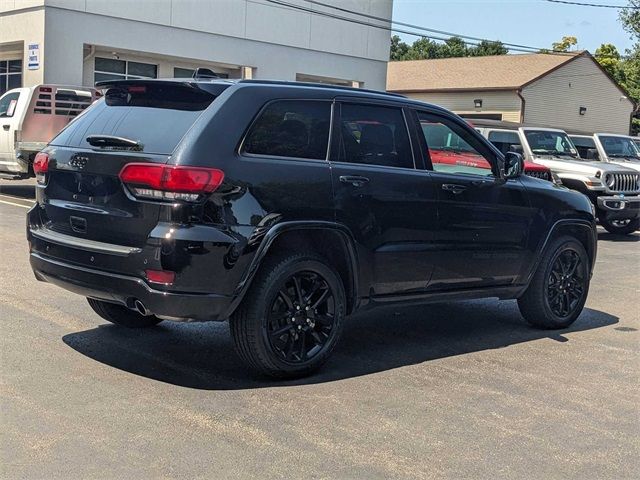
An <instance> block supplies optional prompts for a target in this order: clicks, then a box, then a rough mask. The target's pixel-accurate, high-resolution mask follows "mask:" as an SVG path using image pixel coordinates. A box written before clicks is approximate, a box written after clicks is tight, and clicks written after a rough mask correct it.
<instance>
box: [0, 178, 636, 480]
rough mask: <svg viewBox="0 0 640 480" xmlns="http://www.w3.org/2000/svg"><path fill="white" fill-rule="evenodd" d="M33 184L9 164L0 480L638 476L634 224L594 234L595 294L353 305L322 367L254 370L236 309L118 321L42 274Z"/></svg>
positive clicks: (0, 187)
mask: <svg viewBox="0 0 640 480" xmlns="http://www.w3.org/2000/svg"><path fill="white" fill-rule="evenodd" d="M32 198H33V182H31V181H22V182H7V181H2V180H0V242H1V243H0V251H1V252H2V260H1V261H0V285H1V286H2V294H1V297H0V298H1V301H0V394H1V404H0V424H1V425H0V426H1V428H0V446H1V449H0V464H1V465H0V475H1V476H2V478H8V479H13V478H29V479H34V478H65V479H69V478H83V479H84V478H140V479H146V478H248V477H252V476H253V477H256V478H341V479H342V478H345V479H346V478H364V479H375V478H381V479H388V478H403V479H405V478H406V479H421V478H443V477H446V478H456V479H457V478H527V479H530V478H580V479H584V478H608V479H631V478H639V477H640V460H639V459H640V388H639V387H640V331H639V330H640V307H639V305H638V299H639V298H640V295H639V290H640V281H639V280H640V235H639V234H635V235H633V236H630V237H616V236H612V235H610V234H608V233H606V232H604V230H602V231H601V232H600V234H599V235H600V236H599V255H598V262H597V265H596V270H595V276H594V278H593V281H592V284H591V293H590V296H589V300H588V302H587V308H586V309H585V311H584V313H583V314H582V316H581V317H580V318H579V319H578V321H577V322H576V323H575V324H574V325H573V326H572V327H571V328H569V329H567V330H562V331H557V332H546V331H539V330H535V329H532V328H531V327H529V326H527V324H525V322H524V320H523V319H522V318H521V317H520V314H519V313H518V310H517V307H516V305H515V302H498V301H493V300H486V301H471V302H463V303H457V304H453V303H450V304H441V305H431V306H427V307H412V308H403V309H401V310H396V309H387V310H383V311H379V312H376V313H374V314H371V313H369V314H367V315H365V316H359V317H354V318H352V319H350V321H349V323H348V326H347V328H346V332H345V335H344V337H343V341H342V343H341V345H340V346H339V347H338V350H337V352H336V354H335V355H334V356H333V357H332V359H331V360H330V361H329V363H328V364H327V366H326V367H325V368H324V369H323V370H322V371H321V373H320V374H318V375H315V376H313V377H311V378H308V379H305V380H302V381H296V382H280V383H273V382H269V381H265V380H263V379H260V378H256V377H253V376H251V375H250V374H249V373H248V372H247V371H246V370H245V369H244V368H243V366H242V365H240V363H239V361H238V360H237V359H236V356H235V354H234V352H233V348H232V344H231V339H230V337H229V333H228V329H227V324H226V323H224V324H174V323H168V322H163V323H161V324H160V325H159V326H158V327H157V328H155V329H151V330H147V331H127V330H123V329H120V328H117V327H114V326H111V325H109V324H107V323H106V322H105V321H103V320H101V319H100V318H99V317H97V316H96V315H95V314H93V312H92V311H91V310H90V308H89V306H88V305H87V303H86V301H85V300H84V299H83V298H81V297H78V296H76V295H73V294H71V293H67V292H65V291H63V290H61V289H58V288H56V287H53V286H50V285H47V284H43V283H39V282H37V281H36V280H35V278H34V277H33V275H32V273H31V270H30V268H29V264H28V255H27V245H26V241H25V232H24V230H25V214H26V211H27V208H28V205H30V204H31V203H32V202H33V200H32Z"/></svg>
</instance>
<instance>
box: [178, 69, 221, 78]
mask: <svg viewBox="0 0 640 480" xmlns="http://www.w3.org/2000/svg"><path fill="white" fill-rule="evenodd" d="M194 72H195V69H193V68H180V67H174V69H173V78H193V73H194ZM214 73H215V74H216V75H218V77H220V78H229V74H228V73H220V72H214Z"/></svg>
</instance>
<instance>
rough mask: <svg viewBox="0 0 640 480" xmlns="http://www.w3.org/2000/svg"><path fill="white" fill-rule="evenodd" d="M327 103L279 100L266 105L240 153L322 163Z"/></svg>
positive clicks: (324, 153) (325, 152)
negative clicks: (319, 161) (303, 159)
mask: <svg viewBox="0 0 640 480" xmlns="http://www.w3.org/2000/svg"><path fill="white" fill-rule="evenodd" d="M330 121H331V103H330V102H323V101H313V100H307V101H305V100H302V101H297V100H281V101H275V102H273V103H271V104H269V105H268V106H267V107H266V108H265V109H264V110H262V112H261V113H260V115H259V116H258V118H257V119H256V121H255V122H254V124H253V125H252V126H251V129H250V131H249V133H248V134H247V137H246V139H245V141H244V148H243V151H244V153H249V154H252V155H268V156H273V157H290V158H309V159H314V160H324V159H326V157H327V145H328V143H329V125H330Z"/></svg>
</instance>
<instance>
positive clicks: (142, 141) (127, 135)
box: [38, 81, 223, 248]
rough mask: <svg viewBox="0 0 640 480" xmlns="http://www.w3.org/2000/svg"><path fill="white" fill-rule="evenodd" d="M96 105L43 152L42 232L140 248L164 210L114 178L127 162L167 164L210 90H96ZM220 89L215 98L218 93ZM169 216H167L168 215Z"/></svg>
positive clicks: (137, 85)
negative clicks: (45, 160) (45, 161)
mask: <svg viewBox="0 0 640 480" xmlns="http://www.w3.org/2000/svg"><path fill="white" fill-rule="evenodd" d="M101 86H102V87H104V88H105V89H106V93H105V96H104V98H103V99H101V100H99V101H98V102H96V103H95V104H94V105H93V106H92V107H91V108H89V109H87V110H86V111H85V112H83V113H82V114H81V115H79V116H78V117H77V118H75V119H74V120H73V121H72V122H71V123H70V124H69V125H68V126H67V127H66V128H65V129H64V130H63V131H62V132H61V133H60V134H59V135H58V136H57V137H55V138H54V139H53V140H52V141H51V142H50V144H49V146H48V147H47V149H45V151H44V152H45V153H47V154H48V155H49V160H48V167H47V172H46V174H44V175H42V176H41V177H40V178H39V179H38V181H39V182H43V183H44V192H40V194H39V195H38V201H39V203H40V206H41V207H43V208H41V209H39V210H40V220H41V226H42V227H44V228H48V229H49V230H53V231H54V232H57V233H61V234H65V235H71V236H74V237H79V238H83V239H86V240H94V241H98V242H103V243H109V244H117V245H122V246H129V247H138V248H140V247H143V246H144V245H145V243H146V240H147V237H148V236H149V233H150V232H151V230H152V229H153V228H154V227H155V225H156V224H157V223H158V220H159V217H160V215H161V214H162V212H163V209H164V211H165V212H167V211H168V210H170V209H171V205H170V204H169V205H168V204H166V203H164V204H163V203H160V202H153V201H141V200H139V199H136V198H134V197H133V196H132V195H131V193H130V192H129V191H128V190H127V188H126V187H125V186H124V185H123V183H122V182H121V180H120V178H119V173H120V172H121V170H122V169H123V167H124V166H125V165H126V164H128V163H133V162H135V163H138V164H147V163H153V164H166V163H167V162H168V161H169V159H170V157H171V154H172V152H173V151H174V150H175V148H176V146H177V145H178V144H179V143H180V140H181V139H182V137H183V136H184V135H185V133H186V132H187V131H188V130H189V128H190V127H191V126H192V125H193V124H194V123H195V122H196V120H197V119H198V117H199V116H200V115H201V114H202V112H203V111H204V110H205V109H206V108H207V107H208V106H209V105H210V104H211V102H212V101H213V100H214V99H215V97H216V95H215V89H211V88H209V90H213V91H205V90H203V89H202V88H200V87H198V85H197V84H192V83H183V82H166V81H119V82H113V83H111V84H108V85H101ZM222 89H223V88H222V86H221V88H220V91H221V90H222ZM167 215H168V213H167Z"/></svg>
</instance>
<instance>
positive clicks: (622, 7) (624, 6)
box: [545, 0, 640, 10]
mask: <svg viewBox="0 0 640 480" xmlns="http://www.w3.org/2000/svg"><path fill="white" fill-rule="evenodd" d="M545 1H546V2H550V3H563V4H565V5H577V6H580V7H597V8H616V9H618V10H621V9H622V10H626V9H629V10H640V7H634V6H631V5H606V4H602V3H582V2H569V1H567V0H545Z"/></svg>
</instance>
